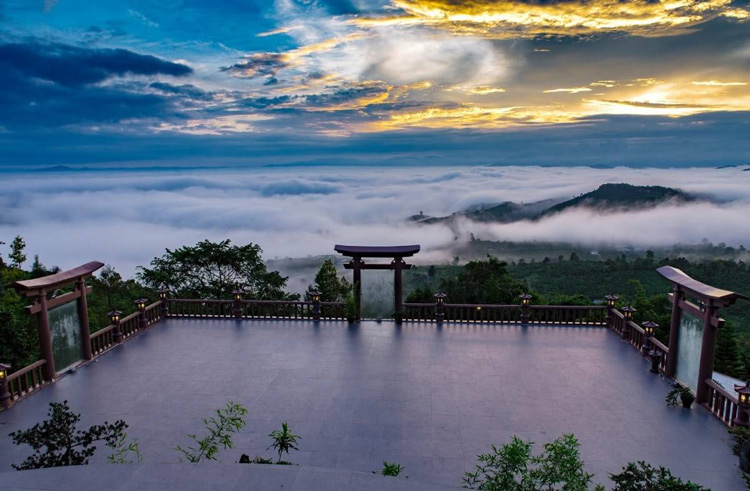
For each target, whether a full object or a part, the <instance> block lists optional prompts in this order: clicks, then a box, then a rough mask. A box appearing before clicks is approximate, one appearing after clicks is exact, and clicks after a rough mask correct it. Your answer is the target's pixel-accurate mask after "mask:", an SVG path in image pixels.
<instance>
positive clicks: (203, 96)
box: [149, 82, 213, 101]
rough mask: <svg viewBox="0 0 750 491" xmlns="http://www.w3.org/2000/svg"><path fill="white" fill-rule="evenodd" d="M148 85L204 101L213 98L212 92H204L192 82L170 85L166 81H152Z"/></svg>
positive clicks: (162, 90) (161, 90)
mask: <svg viewBox="0 0 750 491" xmlns="http://www.w3.org/2000/svg"><path fill="white" fill-rule="evenodd" d="M149 87H151V88H152V89H156V90H158V91H160V92H163V93H165V94H173V95H178V96H184V97H187V98H189V99H196V100H204V101H208V100H211V99H213V94H211V93H210V92H206V91H205V90H203V89H201V88H199V87H196V86H195V85H193V84H183V85H172V84H169V83H166V82H153V83H151V84H149Z"/></svg>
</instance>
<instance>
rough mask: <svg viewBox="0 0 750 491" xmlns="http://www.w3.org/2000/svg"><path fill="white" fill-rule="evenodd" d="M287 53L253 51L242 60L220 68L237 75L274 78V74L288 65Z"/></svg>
mask: <svg viewBox="0 0 750 491" xmlns="http://www.w3.org/2000/svg"><path fill="white" fill-rule="evenodd" d="M287 60H288V55H285V54H284V53H254V54H252V55H250V56H248V57H247V58H246V59H244V60H243V61H240V62H238V63H235V64H234V65H232V66H228V67H224V68H222V71H224V72H228V73H230V74H232V75H234V76H237V77H246V78H259V77H269V79H274V78H275V76H276V74H277V73H279V72H280V71H281V70H283V69H284V68H286V67H288V66H289V63H288V61H287Z"/></svg>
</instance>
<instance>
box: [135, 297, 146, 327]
mask: <svg viewBox="0 0 750 491" xmlns="http://www.w3.org/2000/svg"><path fill="white" fill-rule="evenodd" d="M147 303H148V300H147V299H145V298H139V299H138V300H136V301H135V305H136V306H137V307H138V310H139V311H140V313H141V315H139V316H138V329H145V328H146V326H148V319H146V304H147Z"/></svg>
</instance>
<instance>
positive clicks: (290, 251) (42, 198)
mask: <svg viewBox="0 0 750 491" xmlns="http://www.w3.org/2000/svg"><path fill="white" fill-rule="evenodd" d="M744 169H745V167H731V168H724V169H715V168H689V169H655V168H647V169H633V168H625V167H622V168H613V169H594V168H589V167H536V166H532V167H491V166H485V167H459V168H455V167H454V168H453V169H446V168H444V167H443V168H440V167H414V168H385V167H368V168H342V167H278V168H251V169H229V168H227V169H217V170H201V169H197V170H184V169H180V170H178V171H174V170H173V171H170V170H166V169H165V170H143V171H138V170H132V171H96V172H34V173H5V174H2V175H0V177H1V180H0V210H2V213H1V214H0V241H4V242H6V243H7V242H10V240H11V239H12V238H13V237H14V236H15V235H22V236H23V237H24V238H25V240H26V242H27V244H28V247H27V251H28V252H29V254H30V258H31V255H33V254H39V256H40V259H41V261H42V262H43V263H45V264H48V265H56V266H59V267H61V268H70V267H74V266H76V265H79V264H81V263H84V262H86V261H89V260H94V259H96V260H101V261H103V262H106V263H110V264H112V265H114V266H115V267H116V268H117V270H119V271H120V272H122V273H123V274H124V275H126V276H131V275H132V274H133V273H134V272H135V269H136V267H137V266H138V265H142V264H147V263H148V262H149V261H150V260H151V259H152V258H153V257H155V256H157V255H161V254H162V253H163V251H164V248H175V247H179V246H181V245H186V244H194V243H196V242H198V241H200V240H203V239H206V238H208V239H212V240H221V239H225V238H229V239H231V240H232V241H233V242H236V243H246V242H254V243H258V244H260V245H261V246H262V247H263V250H264V252H265V257H266V259H273V258H284V257H306V256H309V255H323V254H332V253H333V245H334V244H335V243H353V244H373V245H390V244H405V243H418V244H421V245H422V251H423V252H422V253H420V254H419V255H418V256H417V257H416V258H415V262H417V263H440V262H446V261H450V260H451V259H452V257H453V255H454V251H455V250H456V248H457V247H460V246H461V245H462V244H465V243H466V242H467V241H468V240H469V238H470V234H473V235H474V236H475V238H477V239H481V240H493V241H494V240H498V241H541V242H547V241H549V242H570V243H574V244H581V245H587V246H589V245H590V246H591V247H592V248H593V247H599V246H609V247H625V246H634V247H640V248H644V247H649V246H670V245H672V244H675V243H684V244H695V243H699V242H700V241H701V240H702V239H704V238H707V239H709V240H711V241H713V242H715V243H720V242H724V243H726V244H727V245H729V246H733V247H738V246H739V245H741V244H744V245H745V246H749V245H750V220H748V217H750V185H749V184H750V172H747V171H745V170H744ZM605 183H629V184H633V185H640V186H646V185H660V186H666V187H670V188H676V189H679V190H682V191H684V192H685V193H688V194H690V195H691V196H692V197H695V198H696V199H695V200H693V201H687V202H683V201H665V202H662V203H659V204H658V205H656V206H652V207H648V208H641V207H638V206H630V207H627V208H620V209H616V210H608V211H607V212H602V211H601V210H597V209H591V208H580V207H577V208H575V207H574V208H568V209H565V210H563V211H562V212H560V213H556V214H551V215H549V216H544V217H541V218H538V219H535V220H521V221H513V222H510V223H493V222H482V223H477V222H474V221H472V220H469V219H467V218H464V217H457V218H455V219H454V220H451V221H450V223H448V222H447V221H446V222H441V223H435V224H430V225H423V224H418V223H415V222H414V221H412V220H409V217H411V216H413V215H419V214H420V213H421V214H423V215H424V216H430V217H444V216H448V215H451V214H452V213H454V212H460V211H462V210H467V209H474V210H476V209H481V208H482V207H485V208H486V207H491V206H492V205H493V204H498V203H503V202H508V201H511V202H515V203H519V204H520V203H532V202H536V201H541V200H554V202H561V201H564V200H567V199H571V198H574V197H576V196H579V195H581V194H583V193H588V192H590V191H593V190H595V189H597V188H598V187H599V186H600V185H602V184H605ZM7 247H8V246H7V245H4V246H2V249H1V250H2V253H3V255H5V254H7Z"/></svg>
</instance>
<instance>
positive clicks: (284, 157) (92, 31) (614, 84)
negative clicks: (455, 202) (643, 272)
mask: <svg viewBox="0 0 750 491" xmlns="http://www.w3.org/2000/svg"><path fill="white" fill-rule="evenodd" d="M749 28H750V5H749V4H748V2H747V1H746V0H705V1H701V2H699V1H697V0H684V1H680V2H670V1H662V2H658V1H656V2H655V1H647V0H639V1H631V2H618V1H614V0H589V1H583V0H566V1H555V0H545V1H537V0H515V1H505V2H497V1H489V0H387V1H386V0H349V1H315V0H296V1H295V0H277V1H264V2H260V1H258V2H253V1H240V0H231V1H227V0H213V1H210V2H207V1H199V0H163V1H159V2H152V1H146V0H135V1H125V0H110V1H106V2H93V3H92V2H84V1H80V0H57V1H55V0H45V1H42V0H39V1H33V2H30V1H26V0H5V1H0V107H2V111H0V146H2V148H3V151H2V152H0V166H3V167H6V168H11V167H30V166H40V165H57V164H86V165H98V166H107V165H140V166H143V165H178V164H179V165H230V166H231V165H268V164H287V165H288V164H297V165H305V166H309V165H318V164H335V165H342V166H353V165H364V164H380V165H394V166H403V165H430V166H434V165H446V166H455V165H463V164H520V165H525V164H542V165H596V164H603V165H632V166H654V165H657V166H659V165H661V166H692V165H726V164H744V163H747V162H748V161H750V138H748V137H747V135H748V134H750V29H749Z"/></svg>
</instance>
